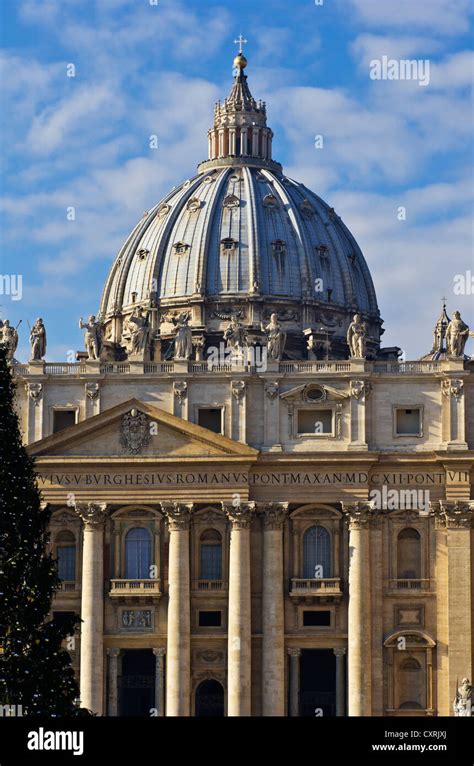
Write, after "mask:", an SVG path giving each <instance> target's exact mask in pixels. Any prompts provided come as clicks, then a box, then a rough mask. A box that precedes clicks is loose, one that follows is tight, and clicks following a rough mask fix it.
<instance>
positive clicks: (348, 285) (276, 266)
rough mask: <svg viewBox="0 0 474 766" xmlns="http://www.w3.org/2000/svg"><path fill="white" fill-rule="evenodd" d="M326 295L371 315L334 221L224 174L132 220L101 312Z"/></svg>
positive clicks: (360, 262) (322, 211)
mask: <svg viewBox="0 0 474 766" xmlns="http://www.w3.org/2000/svg"><path fill="white" fill-rule="evenodd" d="M317 280H321V282H318V281H317ZM318 288H319V289H318ZM321 288H322V289H321ZM315 290H316V292H315ZM328 290H330V291H331V293H330V295H329V298H330V301H331V302H332V303H337V304H341V305H343V306H350V307H353V308H354V309H355V308H357V309H359V310H360V311H361V312H368V313H377V299H376V296H375V290H374V286H373V283H372V279H371V276H370V272H369V269H368V267H367V264H366V262H365V260H364V257H363V255H362V252H361V250H360V248H359V246H358V244H357V242H356V240H355V239H354V237H353V236H352V234H351V233H350V231H349V230H348V228H347V227H346V226H345V224H344V223H343V221H342V220H341V219H340V218H339V216H338V215H336V214H335V213H334V210H333V209H332V208H330V207H329V206H328V205H327V204H326V203H325V202H323V200H321V199H320V198H319V197H318V196H317V195H316V194H314V193H313V192H311V191H310V190H309V189H307V188H306V187H305V186H304V185H303V184H300V183H297V182H296V181H293V180H291V179H289V178H287V177H286V176H283V175H282V174H277V173H276V172H272V170H269V169H266V168H258V167H251V166H243V167H238V166H237V167H232V166H230V167H221V168H216V169H210V170H208V171H207V172H203V173H200V174H199V175H197V176H195V177H194V178H192V179H191V180H188V181H185V183H184V184H181V186H179V187H177V188H176V189H173V191H172V192H171V193H170V194H168V195H167V196H166V197H165V198H164V199H163V200H162V201H161V202H160V203H158V204H157V205H156V206H155V207H154V208H153V209H152V210H151V211H149V213H148V214H147V215H146V216H145V217H143V218H142V219H141V221H139V223H138V224H137V225H136V227H135V228H134V230H133V231H132V233H131V235H130V236H129V238H128V239H127V241H126V243H125V245H124V246H123V248H122V250H121V251H120V253H119V256H118V258H117V260H116V261H115V264H114V267H113V269H112V272H111V274H110V277H109V280H108V282H107V285H106V288H105V292H104V297H103V303H102V307H101V312H102V315H106V314H107V313H108V312H109V311H111V310H112V308H113V307H117V305H118V306H120V307H121V308H126V307H131V306H133V305H134V304H137V303H139V304H142V303H143V302H146V301H148V300H149V299H150V296H151V295H152V294H156V297H157V298H158V299H161V300H163V299H176V298H190V297H191V296H193V295H196V294H204V295H206V296H216V297H218V296H220V295H222V296H230V295H234V296H238V295H247V294H248V293H254V294H255V293H259V294H260V295H263V296H278V297H281V298H292V299H299V300H301V299H303V298H304V297H307V296H308V294H311V295H313V296H314V297H317V298H320V299H322V300H327V298H328V292H327V291H328Z"/></svg>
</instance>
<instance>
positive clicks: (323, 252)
mask: <svg viewBox="0 0 474 766" xmlns="http://www.w3.org/2000/svg"><path fill="white" fill-rule="evenodd" d="M316 250H317V251H318V255H319V257H320V258H328V257H329V247H328V246H327V245H319V246H318V247H317V248H316Z"/></svg>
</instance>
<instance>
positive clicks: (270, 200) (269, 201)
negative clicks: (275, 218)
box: [263, 194, 278, 208]
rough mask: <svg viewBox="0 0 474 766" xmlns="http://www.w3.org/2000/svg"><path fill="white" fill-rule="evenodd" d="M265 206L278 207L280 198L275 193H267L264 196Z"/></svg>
mask: <svg viewBox="0 0 474 766" xmlns="http://www.w3.org/2000/svg"><path fill="white" fill-rule="evenodd" d="M263 206H264V207H270V208H275V207H278V199H277V198H276V197H275V195H274V194H266V195H265V197H264V198H263Z"/></svg>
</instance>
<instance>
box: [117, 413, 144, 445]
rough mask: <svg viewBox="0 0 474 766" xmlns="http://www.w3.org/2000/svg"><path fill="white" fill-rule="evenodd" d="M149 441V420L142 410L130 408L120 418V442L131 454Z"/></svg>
mask: <svg viewBox="0 0 474 766" xmlns="http://www.w3.org/2000/svg"><path fill="white" fill-rule="evenodd" d="M149 441H150V428H149V420H148V417H147V415H145V413H144V412H138V410H135V409H133V410H130V412H127V414H126V415H124V416H123V418H122V423H121V426H120V444H121V445H122V447H123V448H124V449H126V450H127V452H129V453H130V454H132V455H138V454H139V453H140V452H141V451H142V450H143V449H144V447H146V446H148V444H149Z"/></svg>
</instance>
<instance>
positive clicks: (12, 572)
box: [0, 345, 80, 716]
mask: <svg viewBox="0 0 474 766" xmlns="http://www.w3.org/2000/svg"><path fill="white" fill-rule="evenodd" d="M14 392H15V382H14V380H13V376H12V373H11V370H10V367H9V365H8V363H7V360H6V354H5V349H4V347H2V346H1V345H0V704H1V705H10V706H12V705H13V706H15V707H14V708H12V709H11V710H12V712H11V714H13V715H15V714H18V707H19V706H21V710H22V714H23V715H49V716H67V715H76V714H77V713H78V712H79V711H78V710H77V707H76V705H75V703H74V700H75V698H76V699H77V698H78V697H79V688H78V685H77V682H76V680H75V677H74V672H73V669H72V667H71V658H70V656H69V653H68V652H67V651H66V650H65V649H63V648H62V642H63V641H64V639H65V638H66V637H67V636H70V635H72V634H73V633H74V632H75V630H76V628H77V626H78V624H79V622H80V620H79V618H78V617H77V615H74V617H72V616H71V617H68V616H64V619H61V620H56V619H52V620H50V619H48V615H49V611H50V608H51V601H52V598H53V595H54V593H55V591H56V590H57V588H58V586H59V582H60V581H59V577H58V573H57V568H56V563H55V560H54V559H53V558H52V555H51V553H48V552H47V543H48V540H49V534H48V524H49V520H50V515H51V513H50V511H48V509H43V510H42V509H41V499H40V493H39V490H38V486H37V482H36V475H35V471H34V464H33V460H32V459H31V458H30V457H29V455H28V454H27V452H26V450H25V448H24V446H23V445H22V441H21V435H20V429H19V424H18V417H17V414H16V412H15V410H14ZM20 714H21V713H20Z"/></svg>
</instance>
